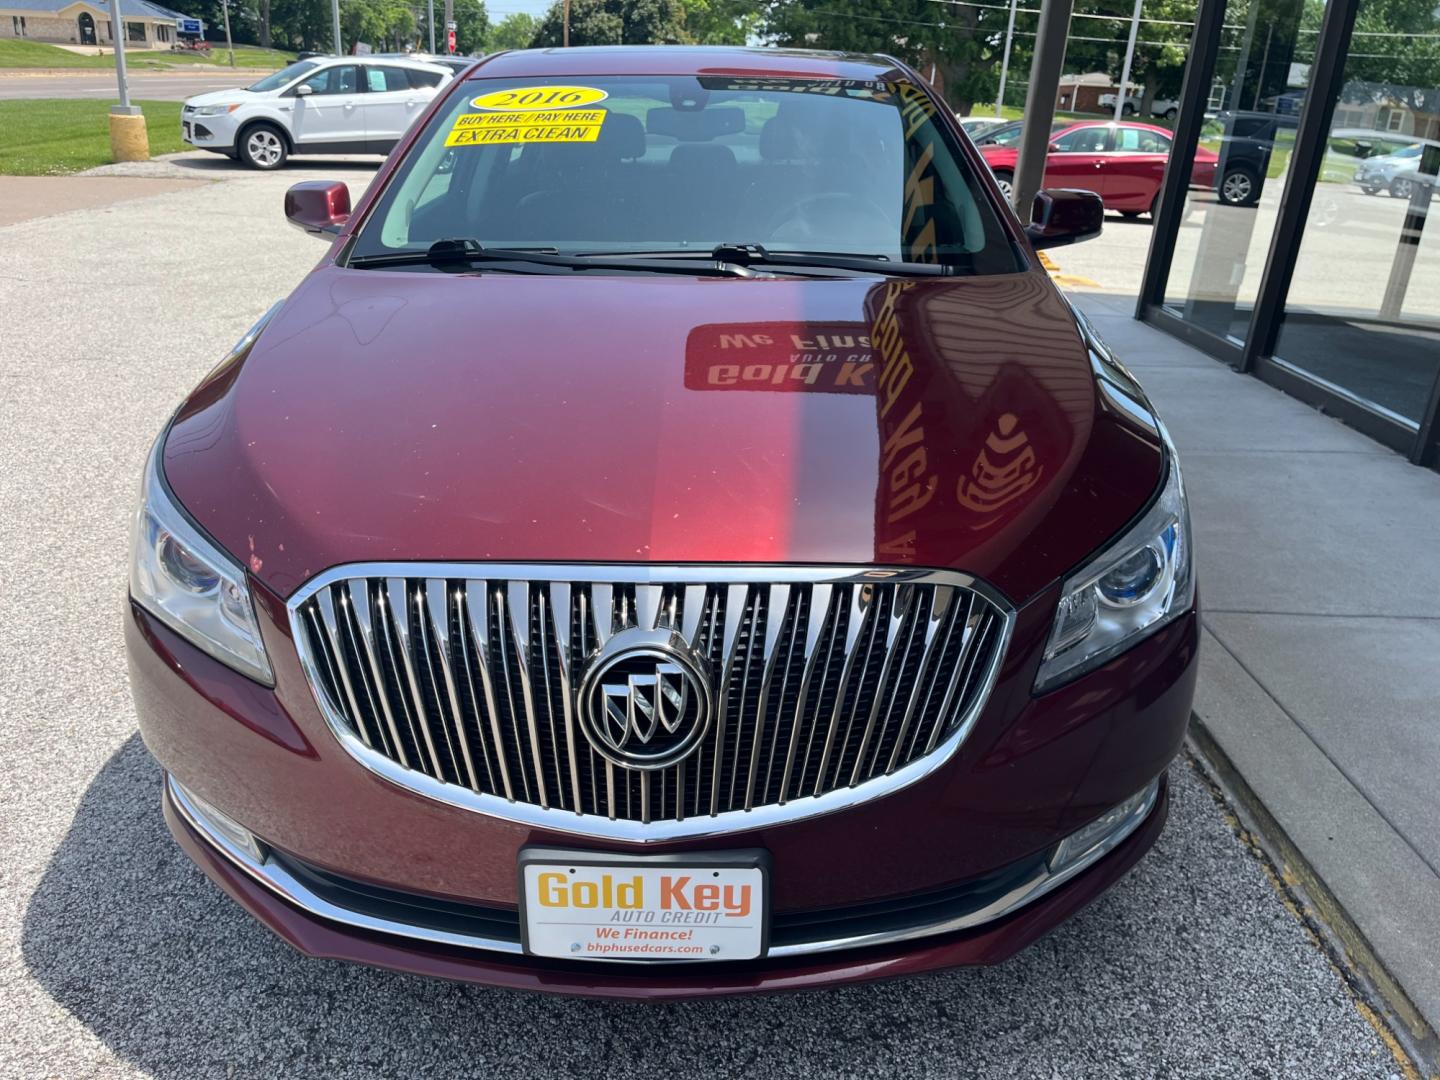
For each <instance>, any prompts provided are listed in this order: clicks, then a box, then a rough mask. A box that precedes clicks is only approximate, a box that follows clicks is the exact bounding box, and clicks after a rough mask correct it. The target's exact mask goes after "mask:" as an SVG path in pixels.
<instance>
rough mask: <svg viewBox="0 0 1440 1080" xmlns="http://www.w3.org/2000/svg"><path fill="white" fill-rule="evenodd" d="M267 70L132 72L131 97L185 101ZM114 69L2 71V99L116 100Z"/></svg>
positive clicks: (243, 82)
mask: <svg viewBox="0 0 1440 1080" xmlns="http://www.w3.org/2000/svg"><path fill="white" fill-rule="evenodd" d="M265 75H266V72H264V71H257V70H255V69H254V68H240V69H237V70H236V71H235V72H233V73H231V72H228V71H206V72H193V71H183V72H169V71H161V72H145V71H131V72H128V73H127V75H126V78H127V80H128V82H129V84H130V96H131V97H132V98H134V99H135V100H137V101H184V100H185V99H186V98H188V97H194V96H195V95H196V94H204V93H208V92H209V91H211V90H228V89H230V88H231V87H235V86H249V85H250V84H251V83H253V82H258V81H259V80H260V79H262V78H264V77H265ZM115 97H116V89H115V73H114V72H113V71H77V72H73V73H69V74H31V73H30V72H0V100H3V99H7V98H9V99H14V98H90V99H92V100H97V101H112V100H115Z"/></svg>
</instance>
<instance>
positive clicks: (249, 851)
mask: <svg viewBox="0 0 1440 1080" xmlns="http://www.w3.org/2000/svg"><path fill="white" fill-rule="evenodd" d="M170 783H171V784H173V785H174V787H175V791H176V793H177V794H178V795H179V796H180V799H181V801H182V804H183V807H182V808H183V809H185V810H186V811H188V812H189V813H190V815H191V816H192V817H193V818H194V819H195V821H196V824H198V825H199V826H200V827H201V828H203V829H207V830H209V832H210V833H211V835H212V838H215V839H220V840H224V841H225V842H226V843H228V844H230V845H231V846H232V847H235V848H238V849H239V850H240V851H242V852H244V853H245V854H246V855H248V856H250V858H251V859H253V860H254V861H255V862H257V863H261V862H264V861H265V849H264V848H263V847H261V846H260V841H259V840H257V839H255V834H254V833H252V832H251V831H250V830H249V829H247V828H245V826H244V825H241V824H240V823H239V822H238V821H236V820H235V819H234V818H232V817H231V816H230V815H229V814H226V813H224V812H223V811H221V810H217V809H216V808H215V807H213V806H211V805H210V804H209V803H208V802H206V801H205V800H204V799H202V798H200V796H199V795H196V794H195V793H194V792H193V791H191V790H190V789H189V788H187V787H186V786H185V785H184V784H182V783H180V781H178V780H176V779H175V778H174V777H173V776H172V777H171V778H170Z"/></svg>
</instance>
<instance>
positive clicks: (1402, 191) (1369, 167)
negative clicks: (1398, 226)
mask: <svg viewBox="0 0 1440 1080" xmlns="http://www.w3.org/2000/svg"><path fill="white" fill-rule="evenodd" d="M1427 146H1431V147H1440V143H1436V142H1431V141H1430V140H1428V139H1422V140H1420V141H1418V142H1415V143H1412V144H1411V145H1409V146H1406V147H1402V148H1401V149H1399V150H1396V151H1395V152H1394V153H1390V154H1377V155H1376V156H1375V157H1371V158H1366V159H1365V160H1364V161H1362V162H1360V164H1359V165H1357V166H1356V167H1355V183H1357V184H1359V185H1360V190H1362V191H1363V192H1365V194H1366V195H1379V194H1380V193H1381V192H1382V191H1383V192H1386V193H1388V194H1390V195H1391V196H1393V197H1394V198H1397V199H1408V198H1410V196H1411V195H1412V194H1414V192H1415V187H1416V185H1417V184H1419V183H1425V184H1427V185H1428V186H1430V187H1432V188H1433V187H1434V186H1435V173H1434V172H1426V171H1424V169H1423V168H1422V166H1423V164H1424V162H1423V160H1422V159H1423V158H1424V155H1425V149H1426V147H1427ZM1432 152H1433V151H1432Z"/></svg>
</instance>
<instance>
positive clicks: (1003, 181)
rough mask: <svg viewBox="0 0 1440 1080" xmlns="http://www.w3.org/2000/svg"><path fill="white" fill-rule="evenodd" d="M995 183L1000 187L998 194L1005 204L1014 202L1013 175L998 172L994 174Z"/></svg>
mask: <svg viewBox="0 0 1440 1080" xmlns="http://www.w3.org/2000/svg"><path fill="white" fill-rule="evenodd" d="M995 183H997V184H999V185H1000V194H1001V195H1004V196H1005V202H1006V203H1007V204H1009V203H1012V202H1014V201H1015V176H1014V174H1013V173H1010V172H1006V171H1003V170H1002V171H1000V172H997V173H996V174H995Z"/></svg>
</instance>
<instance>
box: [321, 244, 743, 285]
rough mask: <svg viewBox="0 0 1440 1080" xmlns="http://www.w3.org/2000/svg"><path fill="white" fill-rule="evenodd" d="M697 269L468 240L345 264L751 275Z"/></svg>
mask: <svg viewBox="0 0 1440 1080" xmlns="http://www.w3.org/2000/svg"><path fill="white" fill-rule="evenodd" d="M692 259H693V260H699V262H700V265H699V266H696V265H693V264H692V265H684V266H682V265H680V264H678V263H673V262H665V261H662V260H659V259H650V258H632V257H630V256H618V257H611V256H605V255H602V256H600V257H595V256H590V255H562V254H560V252H559V251H558V250H557V249H555V248H502V247H484V246H483V245H482V244H481V243H480V241H478V240H475V239H473V238H471V237H464V238H459V237H457V238H453V239H445V240H437V241H435V243H433V244H431V245H430V246H429V247H428V248H426V249H425V250H424V251H397V252H392V253H387V254H383V255H356V256H354V257H352V258H351V259H350V261H349V263H348V265H349V266H352V267H355V268H357V269H377V268H383V267H387V266H417V265H420V266H435V267H439V268H441V269H446V268H451V267H454V268H460V269H463V268H465V267H468V266H474V265H478V264H482V263H524V264H529V265H534V266H548V267H553V268H555V269H557V270H635V271H640V272H648V273H654V274H691V275H694V274H711V275H722V276H726V277H751V276H753V273H752V272H751V271H750V270H748V269H746V267H745V266H743V265H740V264H738V263H730V262H724V261H721V260H719V259H715V258H713V257H709V256H702V255H695V256H692Z"/></svg>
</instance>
